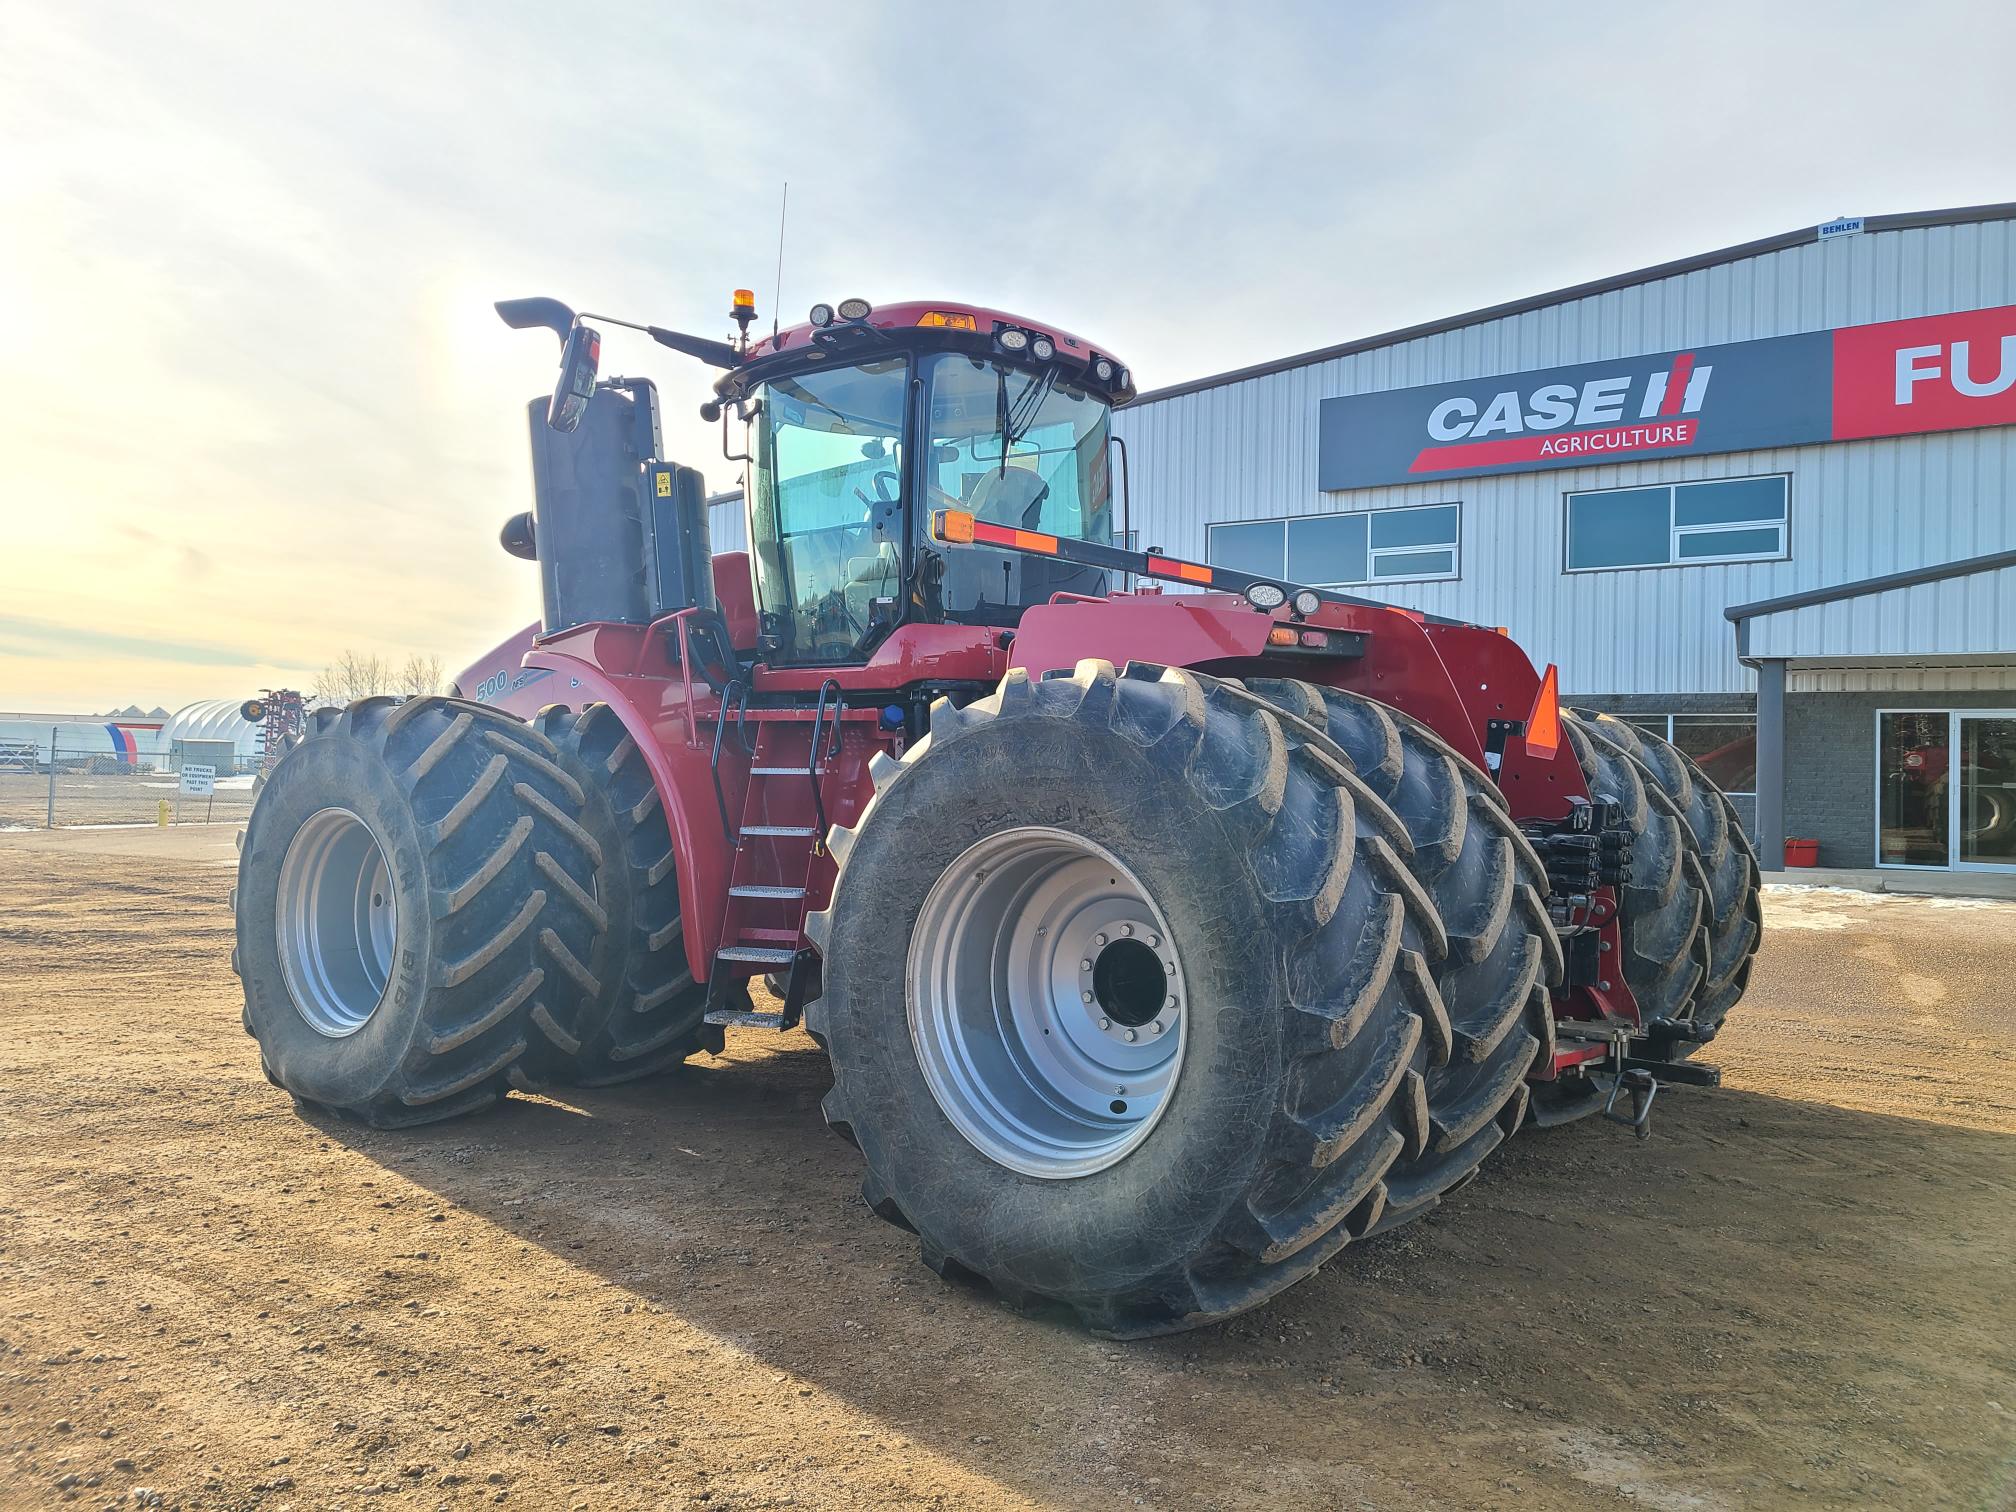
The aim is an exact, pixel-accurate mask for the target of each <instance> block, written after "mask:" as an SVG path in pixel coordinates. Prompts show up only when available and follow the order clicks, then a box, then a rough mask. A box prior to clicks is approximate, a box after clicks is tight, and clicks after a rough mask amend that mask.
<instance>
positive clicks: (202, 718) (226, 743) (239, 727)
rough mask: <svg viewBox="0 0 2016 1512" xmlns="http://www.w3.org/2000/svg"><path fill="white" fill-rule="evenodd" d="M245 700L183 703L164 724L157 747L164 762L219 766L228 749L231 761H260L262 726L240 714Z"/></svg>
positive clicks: (246, 763)
mask: <svg viewBox="0 0 2016 1512" xmlns="http://www.w3.org/2000/svg"><path fill="white" fill-rule="evenodd" d="M242 703H243V700H242V699H230V698H206V699H204V700H202V701H201V702H200V703H192V704H184V705H183V706H182V707H181V708H179V709H177V710H176V711H175V712H174V713H173V714H171V715H169V716H168V722H167V723H166V724H165V725H163V726H162V727H161V735H160V740H159V744H158V746H157V747H156V750H157V752H158V755H159V760H160V762H161V764H162V765H163V766H165V767H170V768H173V769H177V770H179V769H180V767H181V765H182V762H183V760H184V759H185V758H186V759H187V760H190V761H195V762H201V763H203V764H205V765H211V766H217V767H218V768H219V769H220V770H221V769H222V768H223V766H224V765H225V764H226V763H225V762H224V761H222V760H220V759H219V758H221V757H223V756H224V755H225V753H226V752H227V751H228V752H229V764H231V765H233V766H236V767H240V768H249V767H250V766H252V765H253V764H256V763H257V761H258V760H259V754H260V750H261V745H260V741H261V735H260V727H259V726H258V725H256V724H253V723H252V722H251V721H250V720H248V719H246V718H245V716H244V715H243V714H241V713H239V708H240V705H241V704H242Z"/></svg>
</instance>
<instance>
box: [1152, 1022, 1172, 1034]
mask: <svg viewBox="0 0 2016 1512" xmlns="http://www.w3.org/2000/svg"><path fill="white" fill-rule="evenodd" d="M1168 1027H1169V1026H1168V1025H1167V1024H1165V1023H1163V1022H1162V1020H1160V1019H1157V1020H1155V1032H1156V1033H1157V1034H1160V1033H1161V1032H1162V1031H1163V1030H1164V1029H1167V1028H1168Z"/></svg>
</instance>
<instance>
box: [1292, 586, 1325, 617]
mask: <svg viewBox="0 0 2016 1512" xmlns="http://www.w3.org/2000/svg"><path fill="white" fill-rule="evenodd" d="M1322 607H1323V595H1322V594H1320V593H1318V592H1317V591H1316V590H1315V589H1314V588H1298V589H1296V590H1295V612H1296V613H1297V614H1299V615H1301V616H1302V617H1303V618H1304V619H1307V618H1308V617H1309V616H1310V615H1312V614H1314V613H1315V612H1316V611H1317V610H1318V609H1320V608H1322Z"/></svg>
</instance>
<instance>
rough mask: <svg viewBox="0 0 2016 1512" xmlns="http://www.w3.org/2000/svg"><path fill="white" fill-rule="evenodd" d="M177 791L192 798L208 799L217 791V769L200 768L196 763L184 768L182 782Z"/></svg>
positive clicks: (210, 767) (211, 767) (209, 767)
mask: <svg viewBox="0 0 2016 1512" xmlns="http://www.w3.org/2000/svg"><path fill="white" fill-rule="evenodd" d="M176 791H178V792H182V793H186V794H188V795H189V796H190V797H191V798H207V797H209V796H210V794H212V793H214V792H216V791H217V768H215V767H214V766H198V765H195V764H194V763H191V764H190V765H187V766H185V767H183V768H182V781H181V783H180V784H179V785H178V787H177V789H176Z"/></svg>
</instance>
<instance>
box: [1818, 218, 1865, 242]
mask: <svg viewBox="0 0 2016 1512" xmlns="http://www.w3.org/2000/svg"><path fill="white" fill-rule="evenodd" d="M1861 229H1862V217H1861V216H1859V215H1844V216H1842V217H1841V218H1840V219H1839V220H1831V221H1828V222H1827V224H1826V225H1824V226H1822V227H1821V228H1820V240H1822V241H1826V240H1827V239H1828V238H1829V237H1831V236H1853V235H1855V234H1856V233H1857V232H1858V231H1860V230H1861Z"/></svg>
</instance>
